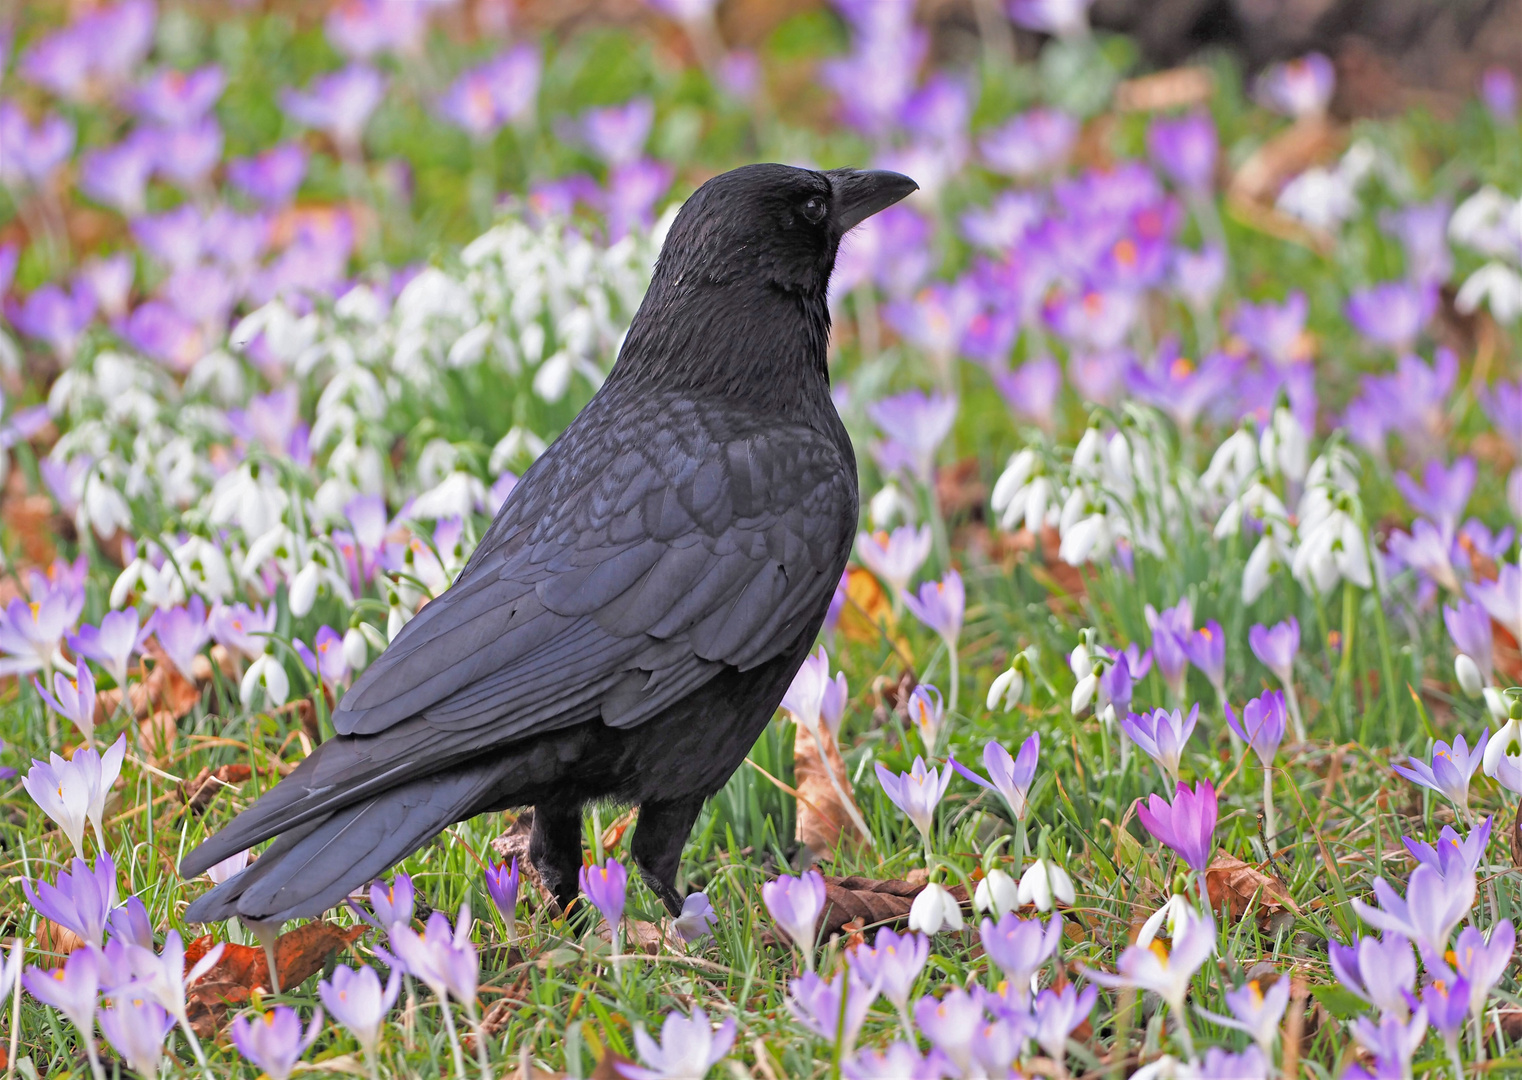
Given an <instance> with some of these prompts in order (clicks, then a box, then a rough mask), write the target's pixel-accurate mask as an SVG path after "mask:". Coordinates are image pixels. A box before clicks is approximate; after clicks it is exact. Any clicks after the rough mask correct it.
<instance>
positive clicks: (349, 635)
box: [343, 626, 370, 671]
mask: <svg viewBox="0 0 1522 1080" xmlns="http://www.w3.org/2000/svg"><path fill="white" fill-rule="evenodd" d="M343 650H344V663H346V664H348V665H349V667H350V669H351V670H353V671H363V670H364V669H365V665H366V664H367V663H369V660H370V655H369V654H370V650H369V648H368V647H367V646H366V645H365V635H364V632H363V631H362V630H360V629H359V628H358V627H356V626H351V627H349V629H348V630H346V631H345V632H344V644H343Z"/></svg>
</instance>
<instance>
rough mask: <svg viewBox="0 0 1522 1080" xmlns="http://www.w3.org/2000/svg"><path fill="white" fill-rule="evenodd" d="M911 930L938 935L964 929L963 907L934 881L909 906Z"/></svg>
mask: <svg viewBox="0 0 1522 1080" xmlns="http://www.w3.org/2000/svg"><path fill="white" fill-rule="evenodd" d="M909 929H911V930H918V931H919V932H920V933H922V934H930V935H934V934H938V933H940V932H941V930H942V929H946V930H960V929H962V905H961V904H959V903H957V900H956V897H954V896H952V895H951V893H950V892H948V891H947V890H946V888H945V887H944V886H942V885H939V884H937V883H936V882H934V881H932V882H930V884H928V885H926V886H925V887H924V888H923V889H921V890H920V893H919V895H918V896H916V897H915V898H914V903H913V904H911V905H910V906H909Z"/></svg>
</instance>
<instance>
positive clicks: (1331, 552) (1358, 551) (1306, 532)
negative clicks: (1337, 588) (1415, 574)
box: [1290, 509, 1374, 594]
mask: <svg viewBox="0 0 1522 1080" xmlns="http://www.w3.org/2000/svg"><path fill="white" fill-rule="evenodd" d="M1290 571H1291V573H1293V574H1294V575H1295V579H1296V580H1297V581H1299V582H1300V583H1301V584H1302V585H1303V586H1305V587H1306V588H1307V589H1311V588H1314V589H1316V590H1317V591H1318V592H1321V593H1323V594H1325V593H1327V592H1330V591H1331V589H1332V587H1333V586H1334V585H1336V584H1337V582H1338V581H1339V580H1343V579H1346V580H1347V581H1350V582H1352V583H1353V584H1354V585H1357V586H1358V587H1359V588H1361V589H1368V588H1371V587H1372V586H1373V584H1374V580H1373V578H1372V576H1371V575H1370V569H1369V551H1368V547H1367V545H1366V542H1365V539H1364V533H1363V530H1362V529H1360V528H1359V527H1358V523H1357V522H1356V521H1355V520H1354V519H1353V516H1352V515H1351V514H1349V513H1348V512H1347V511H1346V510H1342V509H1335V510H1332V511H1331V512H1330V513H1327V514H1325V515H1324V516H1322V517H1321V518H1320V520H1318V521H1317V522H1316V523H1315V524H1314V525H1307V524H1306V523H1305V522H1304V521H1303V520H1302V523H1301V527H1300V549H1299V550H1298V551H1296V552H1295V554H1294V558H1293V560H1292V561H1291V563H1290Z"/></svg>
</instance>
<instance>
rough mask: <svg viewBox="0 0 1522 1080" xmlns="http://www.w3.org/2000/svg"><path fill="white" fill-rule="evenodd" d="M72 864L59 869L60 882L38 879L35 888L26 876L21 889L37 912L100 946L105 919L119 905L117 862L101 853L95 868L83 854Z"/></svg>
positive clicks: (90, 942) (103, 933)
mask: <svg viewBox="0 0 1522 1080" xmlns="http://www.w3.org/2000/svg"><path fill="white" fill-rule="evenodd" d="M73 865H74V872H73V873H72V874H69V873H65V872H63V871H60V872H59V874H58V882H57V884H49V883H48V882H46V881H39V882H38V883H37V887H36V888H33V887H32V883H31V882H30V881H27V880H25V879H23V880H22V882H21V891H22V893H23V894H24V895H25V896H26V901H27V903H28V904H30V905H31V906H32V909H33V910H34V911H36V912H37V914H39V915H41V916H42V917H43V918H45V919H51V920H52V921H53V922H55V923H57V924H58V925H59V926H62V927H64V928H65V929H68V930H72V931H73V932H74V933H76V934H78V935H79V937H80V938H81V939H83V941H84V942H85V944H87V945H93V946H95V947H96V948H100V945H101V942H102V941H103V940H104V938H105V933H106V920H107V918H108V917H109V915H110V913H111V909H112V908H114V907H115V906H116V864H115V863H114V862H112V861H111V856H109V855H104V854H102V855H100V856H98V857H97V858H96V860H95V867H94V869H91V867H90V865H89V864H88V863H86V862H85V861H84V860H83V859H80V858H76V859H75V860H74V864H73Z"/></svg>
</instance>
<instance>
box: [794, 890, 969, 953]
mask: <svg viewBox="0 0 1522 1080" xmlns="http://www.w3.org/2000/svg"><path fill="white" fill-rule="evenodd" d="M924 887H925V883H924V882H922V881H921V882H915V881H903V880H888V881H881V880H878V879H876V878H864V877H843V878H836V877H827V878H825V879H824V919H823V925H822V930H823V934H824V937H825V938H826V939H828V938H831V937H833V936H835V935H836V934H841V933H847V934H849V933H853V932H857V933H860V932H865V931H866V930H868V929H871V928H873V927H876V926H879V925H890V926H899V925H901V924H903V923H906V922H907V921H908V919H909V908H910V907H911V906H913V904H914V898H915V897H916V896H918V895H919V894H920V891H921V890H922V889H924ZM949 891H950V893H951V895H952V896H953V897H955V898H956V899H957V901H958V902H959V903H961V905H962V906H963V908H964V909H966V912H965V914H966V915H968V916H970V915H971V913H972V907H971V905H970V904H969V903H968V900H967V890H966V889H964V888H963V887H962V886H961V885H956V886H953V887H952V888H951V889H950V890H949ZM858 920H860V924H859V926H856V927H853V929H852V930H848V929H847V928H846V926H847V924H848V923H851V924H856V923H857V921H858Z"/></svg>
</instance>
